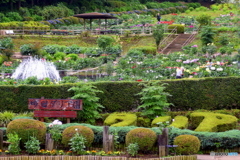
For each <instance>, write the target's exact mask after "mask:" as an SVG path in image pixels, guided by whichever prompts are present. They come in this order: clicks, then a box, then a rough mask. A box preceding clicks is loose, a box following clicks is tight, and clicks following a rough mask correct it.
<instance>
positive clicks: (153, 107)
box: [138, 82, 171, 119]
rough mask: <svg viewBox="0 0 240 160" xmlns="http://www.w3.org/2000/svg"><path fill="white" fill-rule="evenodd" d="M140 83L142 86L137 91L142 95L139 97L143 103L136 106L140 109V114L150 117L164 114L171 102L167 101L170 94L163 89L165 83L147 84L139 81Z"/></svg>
mask: <svg viewBox="0 0 240 160" xmlns="http://www.w3.org/2000/svg"><path fill="white" fill-rule="evenodd" d="M140 85H143V86H144V88H143V89H142V91H141V92H140V93H138V94H139V95H141V96H142V97H141V98H140V99H141V102H142V103H143V104H142V105H140V106H138V109H140V110H141V111H142V115H144V116H147V117H148V118H151V119H153V118H155V117H156V116H162V115H164V112H166V110H167V108H168V107H169V105H170V104H171V103H167V96H170V94H169V93H167V92H165V91H164V89H165V87H164V86H165V85H166V84H158V82H149V83H148V84H144V83H141V84H140Z"/></svg>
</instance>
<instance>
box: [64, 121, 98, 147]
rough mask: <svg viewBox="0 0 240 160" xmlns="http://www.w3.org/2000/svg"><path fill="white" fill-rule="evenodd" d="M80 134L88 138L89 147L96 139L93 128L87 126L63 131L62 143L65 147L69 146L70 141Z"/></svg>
mask: <svg viewBox="0 0 240 160" xmlns="http://www.w3.org/2000/svg"><path fill="white" fill-rule="evenodd" d="M76 132H78V133H79V134H81V135H83V136H84V138H86V144H85V145H86V146H87V147H89V146H90V145H91V144H92V142H93V139H94V133H93V131H92V129H91V128H89V127H86V126H80V125H77V126H70V127H67V128H66V129H64V130H63V133H62V143H63V144H64V145H65V146H68V143H69V142H70V139H71V138H72V137H73V136H74V134H75V133H76Z"/></svg>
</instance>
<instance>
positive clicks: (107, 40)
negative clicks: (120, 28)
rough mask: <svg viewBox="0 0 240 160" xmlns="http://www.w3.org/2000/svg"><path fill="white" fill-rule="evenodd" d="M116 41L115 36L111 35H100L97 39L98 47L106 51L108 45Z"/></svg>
mask: <svg viewBox="0 0 240 160" xmlns="http://www.w3.org/2000/svg"><path fill="white" fill-rule="evenodd" d="M114 42H115V40H114V38H113V37H111V36H100V37H99V38H98V39H97V44H98V47H100V48H102V49H103V50H104V51H105V50H106V48H107V47H109V46H111V45H112V44H113V43H114Z"/></svg>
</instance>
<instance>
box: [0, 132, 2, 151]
mask: <svg viewBox="0 0 240 160" xmlns="http://www.w3.org/2000/svg"><path fill="white" fill-rule="evenodd" d="M0 149H1V150H3V130H1V129H0Z"/></svg>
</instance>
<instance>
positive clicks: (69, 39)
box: [13, 36, 156, 55]
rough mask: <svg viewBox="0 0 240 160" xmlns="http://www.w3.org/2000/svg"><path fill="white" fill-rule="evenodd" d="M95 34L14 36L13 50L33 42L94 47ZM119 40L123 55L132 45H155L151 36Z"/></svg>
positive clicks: (40, 46)
mask: <svg viewBox="0 0 240 160" xmlns="http://www.w3.org/2000/svg"><path fill="white" fill-rule="evenodd" d="M96 40H97V36H91V37H79V36H34V37H33V36H16V37H14V38H13V43H14V51H15V52H19V51H20V47H21V46H22V45H23V44H34V45H36V46H37V47H38V48H42V47H43V46H45V45H51V44H52V45H53V44H58V45H64V46H71V45H73V44H77V45H78V46H81V47H94V46H97V42H96ZM119 42H120V43H121V44H122V47H123V55H125V54H126V53H127V51H128V50H129V49H130V48H132V47H139V46H153V47H154V46H156V44H155V39H154V38H153V37H152V36H132V37H120V40H119Z"/></svg>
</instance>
